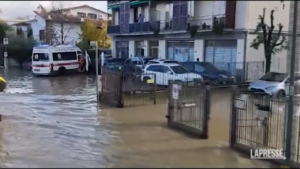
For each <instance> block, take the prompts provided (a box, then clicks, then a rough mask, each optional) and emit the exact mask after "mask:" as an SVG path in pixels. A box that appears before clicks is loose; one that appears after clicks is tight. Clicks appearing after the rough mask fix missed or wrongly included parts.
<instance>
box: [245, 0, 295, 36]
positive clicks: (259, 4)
mask: <svg viewBox="0 0 300 169" xmlns="http://www.w3.org/2000/svg"><path fill="white" fill-rule="evenodd" d="M245 2H247V3H249V4H248V6H249V9H248V29H250V30H251V29H255V28H256V25H257V22H258V20H257V18H258V16H259V15H262V14H263V9H264V8H266V19H265V20H266V23H267V24H269V23H270V11H271V10H272V9H274V10H275V12H274V25H276V26H277V24H279V23H281V24H282V25H283V26H284V27H283V31H288V25H289V19H288V18H289V12H290V10H289V7H290V3H291V1H284V4H285V8H284V9H283V8H282V5H283V4H282V3H281V2H280V1H245ZM270 2H272V3H270Z"/></svg>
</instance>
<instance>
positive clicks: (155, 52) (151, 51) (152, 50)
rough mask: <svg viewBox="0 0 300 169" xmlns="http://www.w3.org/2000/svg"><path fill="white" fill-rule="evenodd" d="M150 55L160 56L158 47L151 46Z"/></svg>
mask: <svg viewBox="0 0 300 169" xmlns="http://www.w3.org/2000/svg"><path fill="white" fill-rule="evenodd" d="M150 56H151V57H153V58H158V47H151V49H150Z"/></svg>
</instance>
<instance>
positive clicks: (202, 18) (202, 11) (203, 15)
mask: <svg viewBox="0 0 300 169" xmlns="http://www.w3.org/2000/svg"><path fill="white" fill-rule="evenodd" d="M225 9H226V1H194V17H195V18H196V20H197V21H196V22H197V24H200V25H202V24H203V23H206V25H212V21H213V20H212V19H213V15H224V14H225ZM190 12H192V11H190Z"/></svg>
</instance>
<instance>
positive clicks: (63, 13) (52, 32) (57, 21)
mask: <svg viewBox="0 0 300 169" xmlns="http://www.w3.org/2000/svg"><path fill="white" fill-rule="evenodd" d="M47 14H48V18H47V19H46V23H47V28H46V32H47V35H48V36H49V39H48V41H49V42H50V44H52V45H65V44H69V43H72V40H70V39H73V38H72V35H71V34H70V33H71V32H72V30H74V29H75V24H76V23H75V22H71V21H70V20H73V19H74V18H75V17H74V16H71V15H70V10H69V9H64V8H63V2H56V1H53V2H52V9H51V11H50V12H48V13H47ZM77 19H78V18H77Z"/></svg>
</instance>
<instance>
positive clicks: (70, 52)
mask: <svg viewBox="0 0 300 169" xmlns="http://www.w3.org/2000/svg"><path fill="white" fill-rule="evenodd" d="M80 55H81V56H83V53H82V51H81V50H80V49H79V48H78V47H77V46H69V45H59V46H49V45H41V46H38V47H34V48H33V51H32V73H33V74H34V75H56V74H65V73H67V72H79V61H78V58H79V56H80Z"/></svg>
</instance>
